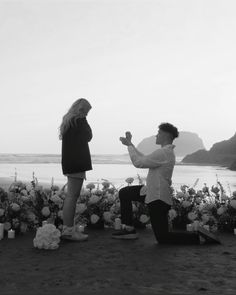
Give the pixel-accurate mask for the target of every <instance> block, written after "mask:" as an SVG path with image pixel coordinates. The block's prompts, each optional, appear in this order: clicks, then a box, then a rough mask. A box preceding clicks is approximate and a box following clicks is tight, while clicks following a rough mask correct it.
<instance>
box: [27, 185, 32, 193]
mask: <svg viewBox="0 0 236 295" xmlns="http://www.w3.org/2000/svg"><path fill="white" fill-rule="evenodd" d="M26 190H27V191H28V192H29V191H31V190H32V185H31V184H27V185H26Z"/></svg>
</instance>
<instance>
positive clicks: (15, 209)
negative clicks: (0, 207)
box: [11, 203, 20, 212]
mask: <svg viewBox="0 0 236 295" xmlns="http://www.w3.org/2000/svg"><path fill="white" fill-rule="evenodd" d="M11 208H12V210H13V211H15V212H17V211H19V210H20V206H19V205H18V204H17V203H12V204H11Z"/></svg>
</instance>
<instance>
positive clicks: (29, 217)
mask: <svg viewBox="0 0 236 295" xmlns="http://www.w3.org/2000/svg"><path fill="white" fill-rule="evenodd" d="M27 217H28V220H29V221H35V219H36V215H35V214H34V212H29V213H28V215H27Z"/></svg>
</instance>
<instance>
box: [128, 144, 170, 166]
mask: <svg viewBox="0 0 236 295" xmlns="http://www.w3.org/2000/svg"><path fill="white" fill-rule="evenodd" d="M128 152H129V156H130V159H131V161H132V163H133V165H134V166H135V167H136V168H156V167H160V166H162V165H164V164H167V163H168V161H167V157H166V154H165V152H164V151H163V150H162V149H157V150H156V151H154V152H153V153H151V154H149V155H143V154H142V153H140V152H139V151H138V150H137V149H136V148H135V147H134V146H128Z"/></svg>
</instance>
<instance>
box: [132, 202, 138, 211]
mask: <svg viewBox="0 0 236 295" xmlns="http://www.w3.org/2000/svg"><path fill="white" fill-rule="evenodd" d="M132 210H133V212H137V211H138V208H137V206H136V205H135V204H132Z"/></svg>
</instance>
